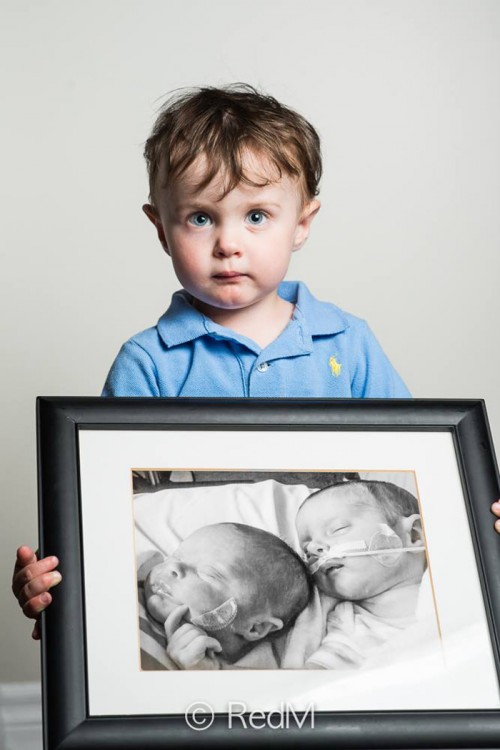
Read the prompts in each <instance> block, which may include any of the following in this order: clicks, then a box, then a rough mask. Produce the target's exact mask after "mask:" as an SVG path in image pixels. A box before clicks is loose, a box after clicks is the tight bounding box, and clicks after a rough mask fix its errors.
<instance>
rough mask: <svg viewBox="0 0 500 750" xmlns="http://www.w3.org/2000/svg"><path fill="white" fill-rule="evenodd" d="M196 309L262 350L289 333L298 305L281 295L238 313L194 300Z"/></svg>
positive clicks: (266, 299)
mask: <svg viewBox="0 0 500 750" xmlns="http://www.w3.org/2000/svg"><path fill="white" fill-rule="evenodd" d="M193 306H194V307H195V308H196V309H197V310H199V311H200V312H202V313H203V314H204V315H206V316H207V318H210V320H212V321H213V322H214V323H217V324H218V325H221V326H224V327H225V328H230V329H231V330H232V331H235V333H239V334H241V335H242V336H246V337H247V338H249V339H252V341H255V343H256V344H258V345H259V346H260V347H261V349H264V348H265V347H266V346H268V345H269V344H270V343H271V342H273V341H274V340H275V339H277V338H278V336H279V335H280V333H282V331H284V330H285V328H286V327H287V325H288V323H289V322H290V319H291V317H292V314H293V311H294V305H293V304H292V303H291V302H287V300H284V299H282V298H281V297H280V296H279V295H278V293H277V292H276V294H275V295H273V296H272V297H266V298H265V299H262V300H259V301H258V302H256V303H254V304H253V305H250V306H249V307H243V308H240V309H237V310H224V309H222V308H215V307H210V306H209V305H205V304H204V303H203V302H200V301H199V300H194V299H193Z"/></svg>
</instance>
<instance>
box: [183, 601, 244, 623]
mask: <svg viewBox="0 0 500 750" xmlns="http://www.w3.org/2000/svg"><path fill="white" fill-rule="evenodd" d="M237 613H238V605H237V604H236V599H235V598H234V597H231V598H230V599H226V601H225V602H222V604H219V606H218V607H216V608H215V609H211V610H210V611H209V612H203V613H202V614H201V615H197V616H196V617H192V618H191V622H192V623H193V625H197V626H198V627H199V628H203V630H212V631H214V630H223V629H224V628H227V626H228V625H231V623H232V622H233V621H234V619H235V618H236V615H237Z"/></svg>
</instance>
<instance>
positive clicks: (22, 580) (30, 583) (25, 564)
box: [12, 545, 61, 641]
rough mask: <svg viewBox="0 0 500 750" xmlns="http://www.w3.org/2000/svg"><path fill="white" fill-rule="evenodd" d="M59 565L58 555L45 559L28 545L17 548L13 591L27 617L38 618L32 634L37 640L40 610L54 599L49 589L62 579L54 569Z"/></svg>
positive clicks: (38, 636) (38, 637)
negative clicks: (40, 558) (40, 557)
mask: <svg viewBox="0 0 500 750" xmlns="http://www.w3.org/2000/svg"><path fill="white" fill-rule="evenodd" d="M58 565H59V560H58V559H57V557H53V556H52V557H44V558H43V560H39V559H38V558H37V556H36V553H35V552H33V550H32V549H31V547H27V546H26V545H23V546H22V547H19V549H18V550H17V557H16V564H15V566H14V573H13V575H12V591H13V593H14V596H15V597H16V599H17V600H18V602H19V605H20V606H21V607H22V610H23V612H24V614H25V615H26V617H32V618H35V619H36V620H37V622H36V623H35V627H34V628H33V632H32V634H31V637H32V638H34V640H36V641H37V640H39V639H40V627H39V624H38V620H39V618H40V612H43V610H44V609H45V608H46V607H48V605H49V604H50V602H51V601H52V597H51V595H50V594H49V589H50V588H52V586H55V585H56V584H58V583H59V582H60V580H61V574H60V573H59V572H58V571H57V570H54V568H56V567H57V566H58Z"/></svg>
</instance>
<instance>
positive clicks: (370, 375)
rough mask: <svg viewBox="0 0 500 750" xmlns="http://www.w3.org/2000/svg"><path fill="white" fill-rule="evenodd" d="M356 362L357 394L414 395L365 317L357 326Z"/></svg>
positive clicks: (354, 385)
mask: <svg viewBox="0 0 500 750" xmlns="http://www.w3.org/2000/svg"><path fill="white" fill-rule="evenodd" d="M356 329H357V330H356V333H355V337H356V341H355V347H356V349H357V351H356V366H355V368H354V374H353V377H352V383H351V389H352V397H353V398H411V394H410V392H409V390H408V388H407V387H406V385H405V384H404V382H403V380H402V379H401V377H400V376H399V375H398V373H397V372H396V370H395V369H394V367H393V366H392V364H391V363H390V361H389V359H388V357H387V356H386V354H385V353H384V351H383V350H382V347H381V346H380V344H379V343H378V341H377V339H376V338H375V336H374V335H373V333H372V332H371V330H370V328H369V326H368V325H367V323H365V321H364V320H361V321H358V325H357V326H356Z"/></svg>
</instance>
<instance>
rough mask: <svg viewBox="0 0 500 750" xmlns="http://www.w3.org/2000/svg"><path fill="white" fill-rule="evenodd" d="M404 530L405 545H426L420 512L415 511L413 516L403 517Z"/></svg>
mask: <svg viewBox="0 0 500 750" xmlns="http://www.w3.org/2000/svg"><path fill="white" fill-rule="evenodd" d="M403 531H404V534H405V546H407V547H412V546H414V547H423V546H424V533H423V529H422V519H421V518H420V514H419V513H413V514H412V515H411V516H405V517H404V518H403Z"/></svg>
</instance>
